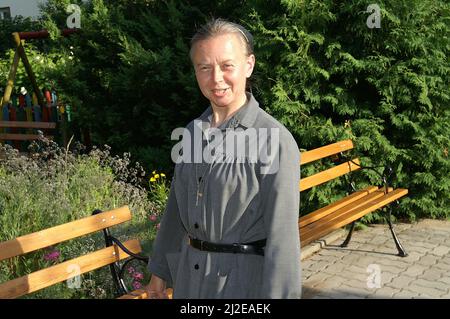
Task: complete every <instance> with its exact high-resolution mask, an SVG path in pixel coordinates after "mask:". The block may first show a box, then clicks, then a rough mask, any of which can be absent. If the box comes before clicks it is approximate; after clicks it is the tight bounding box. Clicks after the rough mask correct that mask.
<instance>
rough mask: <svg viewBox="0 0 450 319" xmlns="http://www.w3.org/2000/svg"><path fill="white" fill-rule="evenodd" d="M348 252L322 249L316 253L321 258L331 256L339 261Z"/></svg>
mask: <svg viewBox="0 0 450 319" xmlns="http://www.w3.org/2000/svg"><path fill="white" fill-rule="evenodd" d="M349 253H350V252H349V251H346V250H342V249H333V248H323V249H322V250H321V251H320V252H318V254H319V255H321V256H332V257H335V258H337V259H341V258H342V257H344V256H347V255H348V254H349Z"/></svg>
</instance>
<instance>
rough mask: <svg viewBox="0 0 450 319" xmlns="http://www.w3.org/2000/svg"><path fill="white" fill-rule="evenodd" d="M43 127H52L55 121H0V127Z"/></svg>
mask: <svg viewBox="0 0 450 319" xmlns="http://www.w3.org/2000/svg"><path fill="white" fill-rule="evenodd" d="M8 127H15V128H17V127H18V128H36V129H37V128H43V129H54V128H56V123H55V122H26V121H0V128H8Z"/></svg>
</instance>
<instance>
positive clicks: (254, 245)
mask: <svg viewBox="0 0 450 319" xmlns="http://www.w3.org/2000/svg"><path fill="white" fill-rule="evenodd" d="M189 244H190V245H191V246H192V247H194V248H197V249H199V250H202V251H210V252H214V253H232V254H255V255H261V256H264V247H265V246H266V239H261V240H257V241H253V242H251V243H243V244H237V243H236V244H214V243H210V242H207V241H204V240H200V239H196V238H191V237H189Z"/></svg>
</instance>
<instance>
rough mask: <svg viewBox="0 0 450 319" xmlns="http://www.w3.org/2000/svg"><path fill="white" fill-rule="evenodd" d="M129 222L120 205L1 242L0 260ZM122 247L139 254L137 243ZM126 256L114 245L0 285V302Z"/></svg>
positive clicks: (135, 241) (125, 211)
mask: <svg viewBox="0 0 450 319" xmlns="http://www.w3.org/2000/svg"><path fill="white" fill-rule="evenodd" d="M129 220H131V212H130V210H129V208H128V206H123V207H120V208H117V209H114V210H110V211H106V212H103V213H100V214H97V215H93V216H90V217H86V218H83V219H80V220H76V221H73V222H69V223H66V224H63V225H59V226H55V227H52V228H48V229H45V230H42V231H38V232H35V233H32V234H29V235H25V236H21V237H18V238H16V239H12V240H9V241H6V242H2V243H0V261H2V260H5V259H9V258H12V257H16V256H21V255H24V254H26V253H30V252H33V251H36V250H38V249H42V248H46V247H49V246H52V245H55V244H58V243H61V242H64V241H67V240H70V239H74V238H77V237H81V236H84V235H88V234H91V233H94V232H96V231H99V230H103V229H105V228H108V227H111V226H114V225H118V224H121V223H124V222H126V221H129ZM123 245H124V246H125V247H126V248H127V249H129V250H130V251H131V252H133V253H136V254H137V253H140V252H141V246H140V244H139V241H138V240H129V241H126V242H124V243H123ZM128 257H129V255H128V254H127V253H125V252H123V251H122V249H119V248H118V247H117V246H116V245H113V246H110V247H106V248H103V249H100V250H97V251H95V252H92V253H89V254H86V255H84V256H80V257H77V258H74V259H71V260H68V261H65V262H62V263H60V264H57V265H55V266H52V267H48V268H45V269H42V270H39V271H36V272H33V273H31V274H28V275H25V276H22V277H19V278H16V279H13V280H10V281H7V282H5V283H1V284H0V299H4V298H17V297H20V296H23V295H26V294H28V293H31V292H35V291H37V290H40V289H43V288H46V287H49V286H51V285H54V284H56V283H59V282H62V281H65V280H67V279H70V278H73V277H75V276H78V275H80V274H83V273H86V272H89V271H92V270H95V269H98V268H101V267H103V266H106V265H109V264H112V263H114V262H117V261H120V260H122V259H125V258H128Z"/></svg>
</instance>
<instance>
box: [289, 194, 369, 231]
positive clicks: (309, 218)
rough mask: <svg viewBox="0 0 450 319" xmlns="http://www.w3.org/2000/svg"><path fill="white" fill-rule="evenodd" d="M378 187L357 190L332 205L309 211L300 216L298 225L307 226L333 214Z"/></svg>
mask: <svg viewBox="0 0 450 319" xmlns="http://www.w3.org/2000/svg"><path fill="white" fill-rule="evenodd" d="M377 189H378V187H377V186H368V187H366V188H364V189H362V190H359V191H356V192H354V193H352V194H350V195H349V196H347V197H344V198H342V199H340V200H338V201H336V202H334V203H332V204H330V205H327V206H325V207H322V208H320V209H318V210H316V211H314V212H312V213H309V214H307V215H305V216H302V217H300V219H299V222H298V226H299V227H300V228H301V227H305V226H306V225H308V224H311V223H313V222H315V221H316V220H318V219H320V218H322V217H325V216H326V215H328V214H331V213H332V212H334V211H336V210H338V209H340V208H342V207H344V206H347V205H348V204H350V203H352V202H354V201H356V200H358V199H360V198H362V197H364V196H366V195H368V194H370V193H373V192H374V191H376V190H377Z"/></svg>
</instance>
